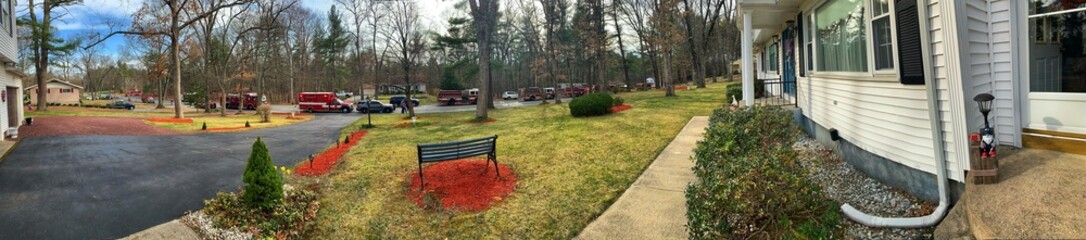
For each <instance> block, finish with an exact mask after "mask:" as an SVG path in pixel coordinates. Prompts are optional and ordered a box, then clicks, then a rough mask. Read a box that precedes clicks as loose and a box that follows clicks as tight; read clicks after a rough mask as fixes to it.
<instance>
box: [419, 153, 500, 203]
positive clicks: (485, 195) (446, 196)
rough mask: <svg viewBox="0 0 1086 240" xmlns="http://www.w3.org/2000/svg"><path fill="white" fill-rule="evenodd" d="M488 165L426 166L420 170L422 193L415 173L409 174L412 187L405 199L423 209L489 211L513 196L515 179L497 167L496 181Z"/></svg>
mask: <svg viewBox="0 0 1086 240" xmlns="http://www.w3.org/2000/svg"><path fill="white" fill-rule="evenodd" d="M487 165H489V164H487V160H485V159H470V160H467V159H462V160H456V161H446V162H440V163H435V164H431V165H429V166H426V167H425V168H423V169H422V174H423V175H424V176H425V180H426V186H425V188H424V189H423V190H422V191H420V190H419V184H420V181H419V175H418V173H415V172H412V173H410V174H408V177H409V178H411V186H410V187H409V190H408V191H407V198H408V199H411V200H412V201H414V202H415V205H418V206H419V207H422V208H433V207H438V206H440V207H441V208H442V209H456V210H460V211H467V212H479V211H483V210H486V209H489V208H490V207H491V206H493V205H494V204H495V203H497V202H500V201H501V200H502V199H504V198H505V197H506V196H508V195H509V193H512V192H513V188H514V187H515V186H516V184H517V175H516V174H514V173H513V171H511V170H510V169H509V166H506V165H504V164H498V169H499V171H501V177H498V176H496V175H495V173H494V168H493V166H489V167H488V166H487Z"/></svg>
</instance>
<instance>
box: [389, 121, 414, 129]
mask: <svg viewBox="0 0 1086 240" xmlns="http://www.w3.org/2000/svg"><path fill="white" fill-rule="evenodd" d="M392 127H394V128H409V127H411V123H410V122H402V123H400V124H396V126H392Z"/></svg>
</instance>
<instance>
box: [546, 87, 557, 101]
mask: <svg viewBox="0 0 1086 240" xmlns="http://www.w3.org/2000/svg"><path fill="white" fill-rule="evenodd" d="M543 94H544V95H546V96H547V99H554V97H555V94H554V88H544V89H543Z"/></svg>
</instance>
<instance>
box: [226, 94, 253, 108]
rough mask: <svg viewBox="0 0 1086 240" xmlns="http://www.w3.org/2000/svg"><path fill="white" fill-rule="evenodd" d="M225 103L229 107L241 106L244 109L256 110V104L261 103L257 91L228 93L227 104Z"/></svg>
mask: <svg viewBox="0 0 1086 240" xmlns="http://www.w3.org/2000/svg"><path fill="white" fill-rule="evenodd" d="M224 105H226V108H227V109H238V108H239V107H240V108H242V109H244V110H256V106H257V105H260V100H259V99H258V97H257V95H256V93H245V94H241V95H238V94H227V95H226V104H224Z"/></svg>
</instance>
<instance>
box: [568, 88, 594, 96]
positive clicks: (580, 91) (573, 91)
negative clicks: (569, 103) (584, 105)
mask: <svg viewBox="0 0 1086 240" xmlns="http://www.w3.org/2000/svg"><path fill="white" fill-rule="evenodd" d="M562 91H564V92H565V94H566V97H580V96H583V95H585V94H588V93H589V92H592V89H591V88H589V87H588V86H574V87H567V88H564V89H562Z"/></svg>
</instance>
